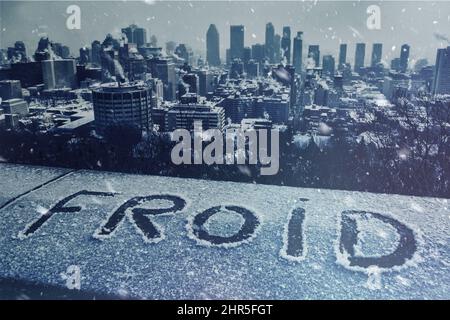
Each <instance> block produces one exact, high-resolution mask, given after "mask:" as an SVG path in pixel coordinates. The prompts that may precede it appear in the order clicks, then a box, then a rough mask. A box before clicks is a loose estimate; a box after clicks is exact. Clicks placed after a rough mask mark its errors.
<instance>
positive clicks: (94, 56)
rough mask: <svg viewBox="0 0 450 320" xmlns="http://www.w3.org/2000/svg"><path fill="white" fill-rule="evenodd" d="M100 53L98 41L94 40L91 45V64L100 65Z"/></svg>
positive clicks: (100, 47)
mask: <svg viewBox="0 0 450 320" xmlns="http://www.w3.org/2000/svg"><path fill="white" fill-rule="evenodd" d="M101 52H102V45H101V43H100V41H98V40H95V41H94V42H92V44H91V60H92V63H93V64H96V65H100V62H101V59H100V56H101Z"/></svg>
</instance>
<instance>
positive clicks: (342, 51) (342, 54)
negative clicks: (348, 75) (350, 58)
mask: <svg viewBox="0 0 450 320" xmlns="http://www.w3.org/2000/svg"><path fill="white" fill-rule="evenodd" d="M346 63H347V44H346V43H341V45H340V46H339V65H338V69H339V70H342V68H343V67H344V66H345V64H346Z"/></svg>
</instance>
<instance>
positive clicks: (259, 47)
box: [252, 43, 266, 63]
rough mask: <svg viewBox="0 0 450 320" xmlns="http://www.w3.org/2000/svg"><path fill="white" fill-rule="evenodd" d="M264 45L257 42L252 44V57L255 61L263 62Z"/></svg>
mask: <svg viewBox="0 0 450 320" xmlns="http://www.w3.org/2000/svg"><path fill="white" fill-rule="evenodd" d="M265 56H266V54H265V46H264V45H263V44H260V43H257V44H254V45H252V59H253V60H255V62H257V63H263V62H264V59H265Z"/></svg>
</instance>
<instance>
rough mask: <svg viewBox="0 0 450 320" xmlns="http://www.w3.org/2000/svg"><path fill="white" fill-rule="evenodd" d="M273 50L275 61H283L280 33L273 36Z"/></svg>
mask: <svg viewBox="0 0 450 320" xmlns="http://www.w3.org/2000/svg"><path fill="white" fill-rule="evenodd" d="M273 52H274V59H275V60H274V62H275V63H279V62H280V61H281V36H280V35H279V34H276V35H275V36H274V37H273Z"/></svg>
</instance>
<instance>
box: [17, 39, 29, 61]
mask: <svg viewBox="0 0 450 320" xmlns="http://www.w3.org/2000/svg"><path fill="white" fill-rule="evenodd" d="M14 56H15V57H16V58H17V59H18V60H20V61H26V60H27V50H26V48H25V44H24V43H23V42H22V41H16V42H15V43H14Z"/></svg>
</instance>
